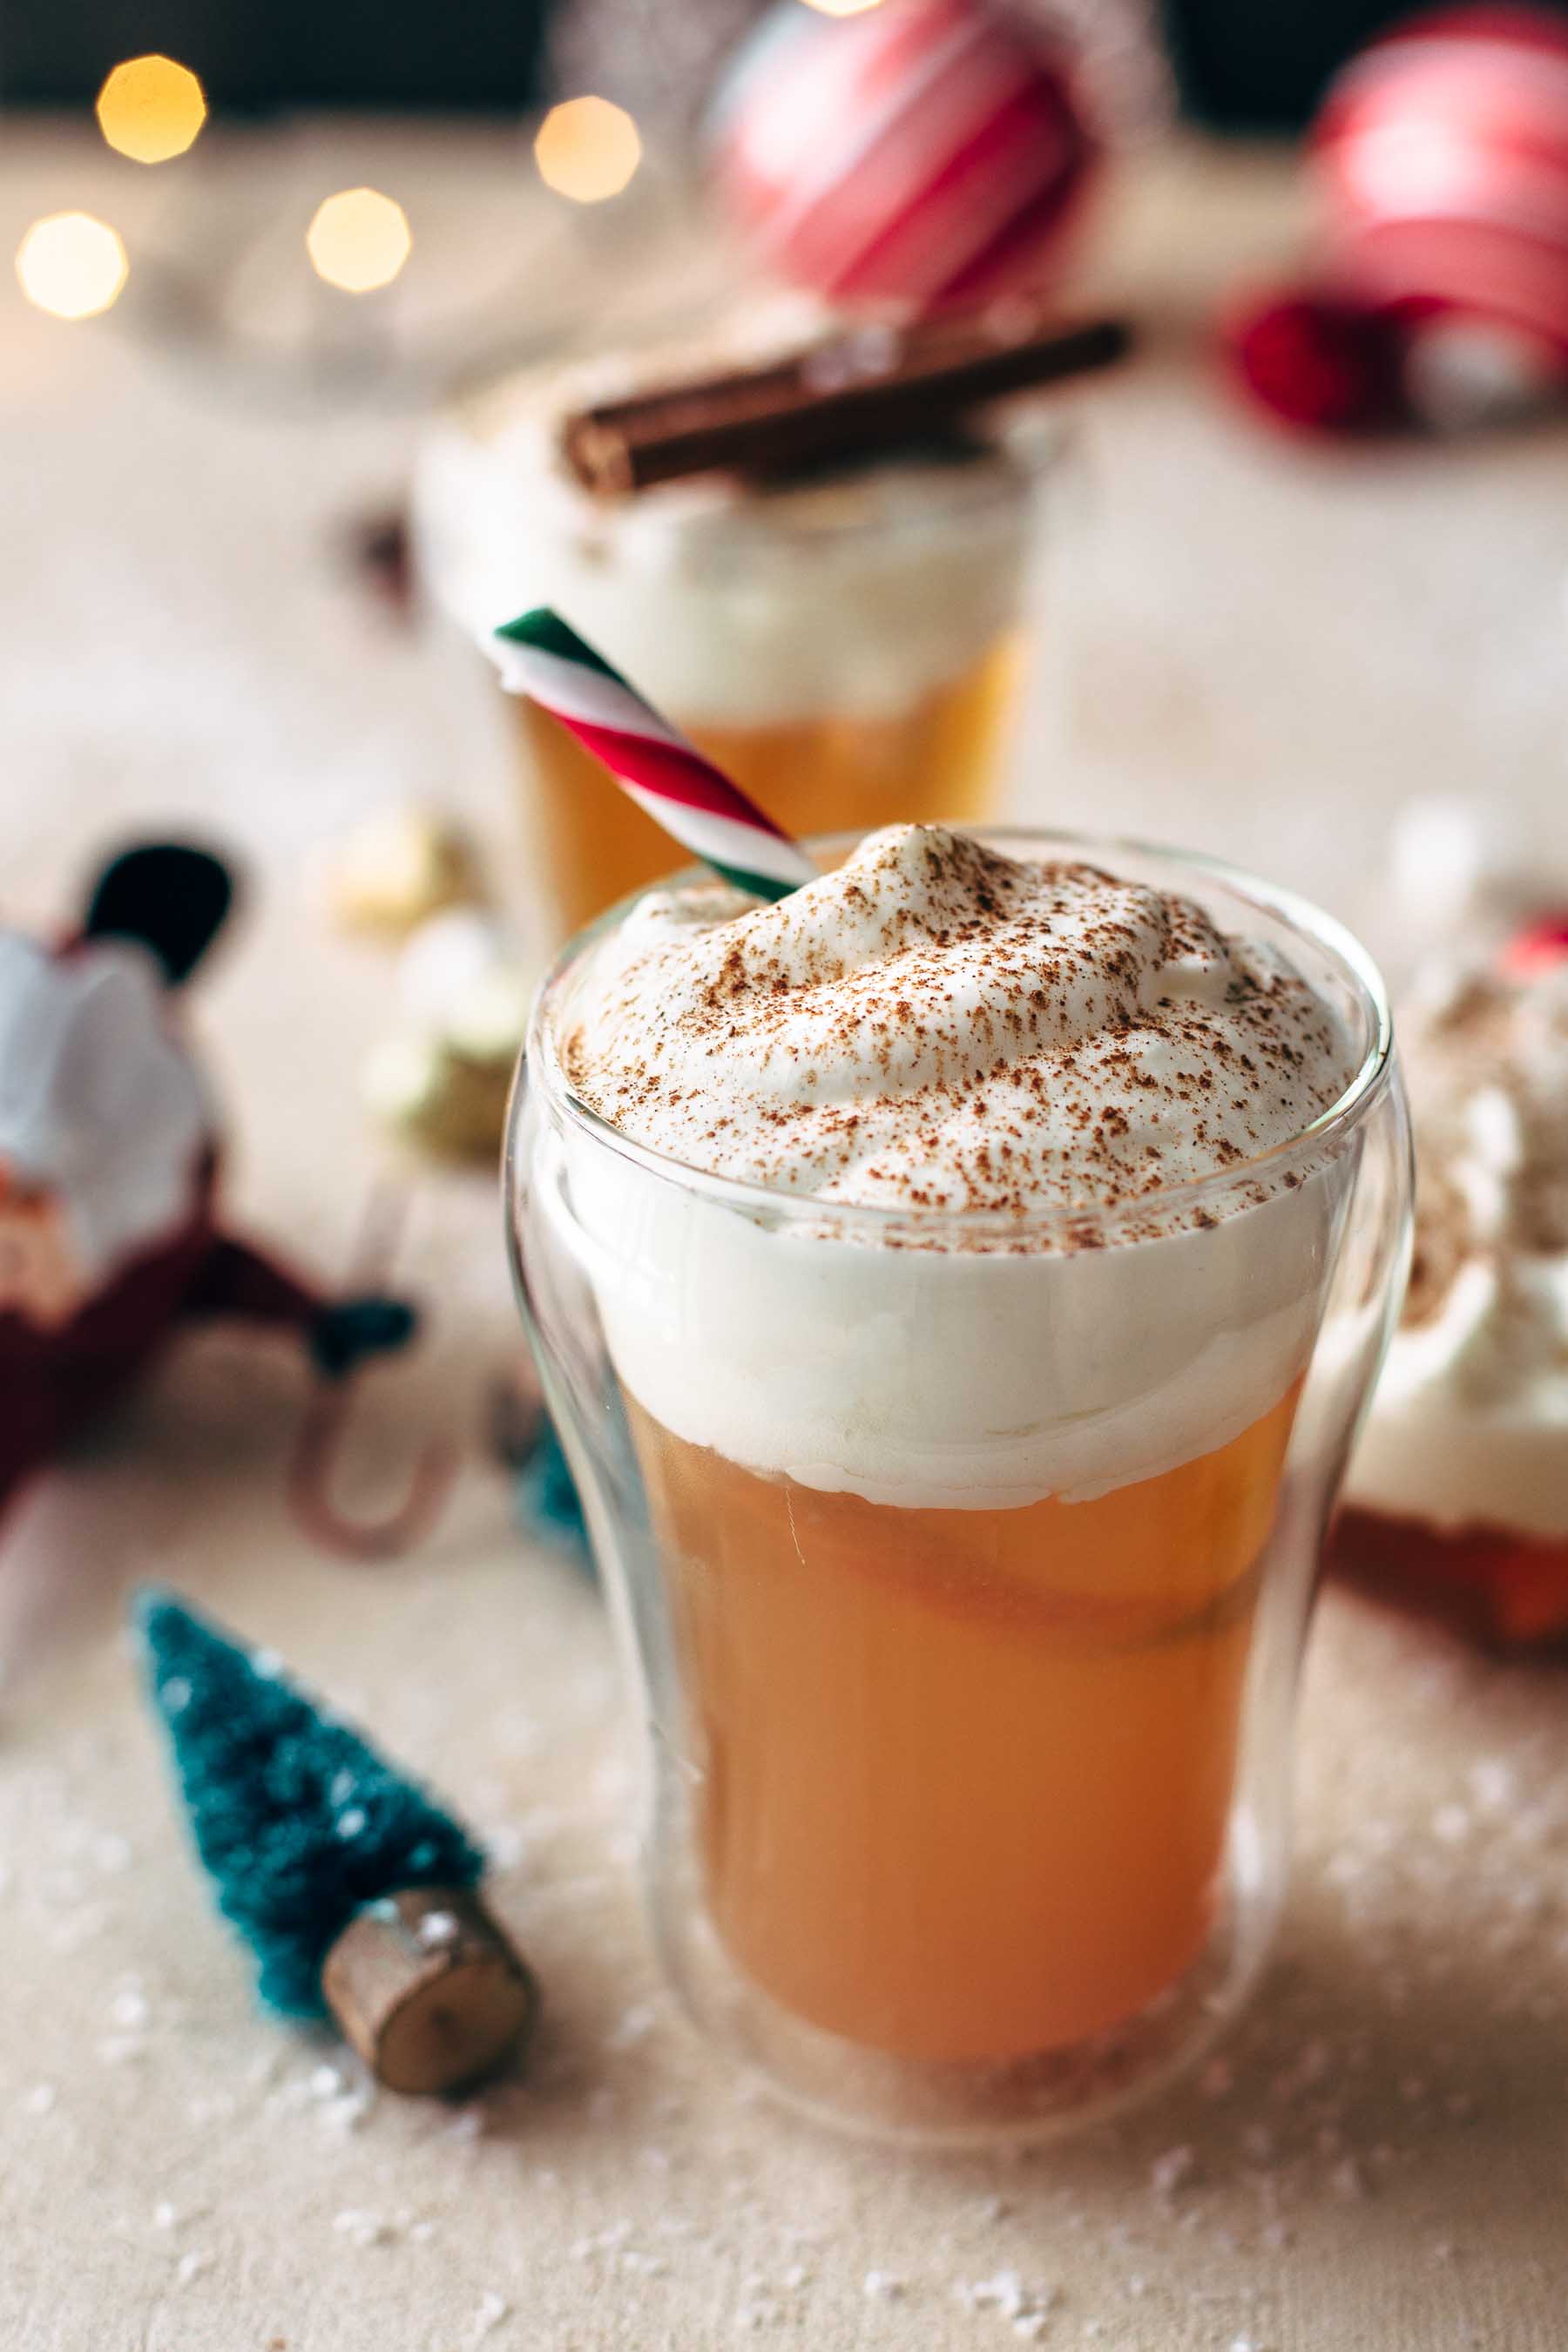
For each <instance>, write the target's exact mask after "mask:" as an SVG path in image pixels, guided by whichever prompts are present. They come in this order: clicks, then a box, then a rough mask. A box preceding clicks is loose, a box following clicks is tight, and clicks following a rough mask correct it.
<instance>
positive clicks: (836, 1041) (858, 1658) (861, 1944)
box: [531, 825, 1366, 2064]
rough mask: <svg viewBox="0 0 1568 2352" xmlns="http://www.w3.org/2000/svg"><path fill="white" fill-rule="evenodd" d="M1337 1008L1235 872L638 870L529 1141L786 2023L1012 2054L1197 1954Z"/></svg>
mask: <svg viewBox="0 0 1568 2352" xmlns="http://www.w3.org/2000/svg"><path fill="white" fill-rule="evenodd" d="M1155 870H1156V875H1157V874H1158V870H1159V869H1158V866H1157V865H1156V868H1155ZM1217 895H1218V896H1219V897H1220V898H1223V897H1224V893H1223V891H1221V892H1219V893H1218V894H1217ZM1210 896H1211V899H1212V898H1213V897H1214V896H1215V893H1212V892H1211V894H1210ZM1234 906H1235V908H1236V911H1237V912H1238V913H1241V914H1243V915H1245V914H1246V913H1247V907H1246V902H1245V901H1243V900H1241V899H1240V898H1237V899H1236V900H1235V901H1234ZM1365 1047H1366V1041H1365V1040H1364V1039H1363V1038H1354V1037H1352V1034H1350V1025H1349V1019H1348V1016H1347V1013H1346V1012H1345V1010H1344V1009H1343V1007H1342V1004H1340V1003H1336V1002H1335V1001H1334V999H1333V996H1332V993H1331V991H1330V990H1328V989H1327V988H1324V987H1319V986H1318V985H1315V984H1314V983H1313V982H1310V980H1309V979H1308V977H1307V975H1306V973H1305V971H1303V970H1301V969H1300V968H1299V966H1298V965H1297V964H1296V963H1295V962H1293V961H1291V960H1290V956H1289V951H1288V948H1287V946H1286V945H1284V944H1282V942H1281V938H1280V935H1279V929H1272V930H1271V928H1270V925H1269V923H1268V920H1267V919H1266V917H1265V916H1264V915H1263V913H1262V912H1261V911H1260V910H1258V911H1255V913H1254V915H1253V917H1252V918H1251V919H1249V920H1247V923H1246V926H1245V927H1244V928H1238V929H1226V928H1225V926H1224V922H1223V921H1222V919H1221V918H1220V916H1219V915H1216V913H1215V912H1213V911H1210V908H1209V907H1208V906H1205V905H1204V904H1200V903H1199V902H1198V900H1197V899H1196V898H1189V897H1186V896H1184V895H1181V894H1180V893H1177V892H1173V891H1172V890H1171V889H1169V888H1167V887H1163V884H1162V882H1161V881H1160V880H1159V879H1158V878H1155V879H1145V878H1140V877H1139V876H1138V875H1137V874H1136V873H1131V872H1129V873H1118V874H1112V873H1108V872H1105V871H1102V870H1100V868H1099V867H1096V866H1089V865H1085V864H1077V863H1070V862H1057V861H1054V860H1052V861H1043V860H1036V859H1032V858H1028V857H1014V856H1005V855H1003V854H1001V853H1000V852H998V851H997V850H994V849H993V848H989V847H985V846H983V845H980V844H979V843H977V842H974V841H973V840H971V839H968V838H966V837H964V836H963V835H957V834H954V833H952V832H949V831H946V830H942V829H940V828H937V827H928V826H920V825H901V826H897V827H893V828H890V829H889V830H887V831H885V832H882V833H880V834H877V835H872V836H871V837H869V838H868V839H867V840H866V841H864V842H863V843H862V844H861V845H860V846H859V847H858V849H857V850H856V851H855V852H854V853H853V854H852V855H851V856H849V857H848V858H847V860H846V862H845V863H844V864H843V865H841V866H838V867H837V869H836V870H833V871H830V872H827V873H825V874H824V875H823V876H822V877H821V878H820V879H819V880H818V881H816V882H815V883H812V884H809V885H808V886H806V887H805V888H803V889H801V890H799V891H797V892H795V894H794V895H793V896H791V897H789V898H785V899H783V900H781V901H779V902H778V903H777V904H775V905H772V906H767V907H757V906H755V905H752V904H751V903H750V902H748V901H745V900H743V899H742V898H739V897H737V896H736V894H734V893H733V892H731V891H730V890H728V889H727V888H725V887H722V886H721V885H718V884H706V883H694V884H690V885H688V886H685V887H679V888H674V889H671V890H669V891H667V892H656V893H653V894H650V895H649V896H647V897H646V898H643V899H642V900H641V901H639V902H638V903H637V905H636V906H635V907H634V908H631V909H630V910H629V911H628V913H627V914H626V917H625V918H624V919H622V920H621V921H620V922H619V923H618V924H617V925H616V926H615V927H613V928H612V929H610V930H609V931H608V932H607V933H606V934H605V936H604V937H602V938H601V939H600V940H597V941H596V942H595V943H590V944H589V945H588V946H587V947H586V948H585V949H584V950H583V951H582V953H581V954H580V955H579V956H578V957H577V958H576V959H574V961H572V962H571V963H569V964H568V966H567V967H566V968H565V971H564V972H563V976H562V979H561V981H560V982H558V983H557V985H556V987H555V988H554V989H553V990H552V991H550V992H547V994H546V996H545V998H544V1000H543V1003H542V1014H541V1027H540V1029H539V1030H538V1031H537V1032H536V1036H535V1041H534V1044H533V1045H532V1046H531V1066H532V1067H533V1069H534V1071H535V1073H536V1076H537V1077H538V1080H539V1082H540V1083H541V1084H542V1087H543V1089H544V1091H545V1093H546V1094H547V1095H549V1096H552V1097H553V1098H554V1100H555V1102H556V1104H557V1108H558V1117H557V1118H556V1121H555V1124H554V1127H553V1130H552V1132H553V1136H554V1140H553V1142H552V1144H551V1146H550V1147H549V1151H548V1152H547V1153H546V1164H545V1165H544V1167H543V1169H542V1171H541V1172H539V1173H538V1175H537V1177H536V1180H535V1181H536V1182H537V1186H538V1191H539V1193H540V1196H541V1198H542V1201H543V1202H544V1204H545V1208H544V1213H545V1214H546V1215H547V1216H549V1217H550V1218H552V1220H553V1221H554V1230H555V1232H556V1234H557V1235H558V1238H559V1243H560V1246H561V1247H562V1248H563V1250H565V1251H567V1252H570V1253H571V1255H572V1256H573V1257H574V1260H575V1262H576V1263H577V1265H579V1266H580V1267H581V1269H582V1271H583V1275H584V1278H585V1280H586V1282H587V1284H588V1286H589V1287H590V1288H591V1291H592V1295H593V1297H594V1300H595V1305H596V1308H597V1312H598V1315H599V1318H600V1320H601V1323H602V1327H603V1330H604V1334H605V1343H606V1345H607V1347H608V1349H609V1352H610V1355H611V1358H612V1360H613V1361H614V1363H615V1366H616V1371H617V1373H618V1374H619V1377H620V1381H621V1383H622V1387H623V1390H624V1391H625V1394H626V1399H627V1403H628V1411H629V1413H630V1418H631V1422H632V1430H633V1436H634V1440H635V1443H636V1446H637V1456H638V1460H639V1463H640V1465H641V1470H642V1475H643V1480H644V1483H645V1485H646V1487H647V1496H648V1502H649V1507H650V1511H651V1516H652V1523H653V1528H654V1532H655V1535H656V1538H657V1539H658V1544H659V1548H660V1553H661V1557H662V1559H663V1561H664V1572H665V1575H666V1578H667V1580H668V1586H669V1590H670V1601H671V1608H672V1613H673V1618H674V1623H675V1629H676V1638H677V1642H678V1645H679V1653H680V1663H681V1671H682V1676H683V1680H684V1682H685V1683H686V1685H687V1686H688V1687H689V1692H690V1694H691V1697H690V1705H691V1707H692V1710H693V1712H694V1715H695V1717H696V1718H697V1744H698V1746H699V1748H700V1753H701V1756H702V1758H703V1759H704V1760H703V1765H702V1771H701V1788H702V1792H703V1793H702V1797H701V1800H700V1824H699V1834H700V1845H701V1849H702V1860H703V1869H704V1874H705V1879H706V1889H707V1900H708V1904H709V1906H710V1912H711V1915H712V1918H713V1922H714V1925H715V1927H717V1930H718V1933H719V1936H720V1937H721V1941H722V1944H723V1946H724V1947H725V1948H726V1949H727V1950H728V1952H729V1953H730V1955H731V1958H733V1960H734V1961H735V1962H736V1964H737V1965H738V1966H739V1967H740V1969H742V1971H743V1972H744V1974H745V1976H746V1977H747V1978H748V1979H750V1980H751V1981H752V1983H753V1984H755V1985H758V1986H760V1987H762V1988H763V1990H765V1992H766V1993H767V1994H768V1995H770V1996H771V1997H772V1999H773V2001H775V2002H776V2003H777V2004H778V2005H779V2007H780V2008H781V2009H782V2010H783V2011H785V2012H787V2013H788V2014H789V2015H790V2016H792V2017H794V2018H796V2019H804V2020H805V2021H808V2022H809V2023H810V2024H812V2025H814V2026H816V2027H818V2028H820V2029H823V2030H826V2032H831V2033H833V2034H836V2035H838V2036H840V2037H843V2038H844V2039H846V2040H847V2041H849V2042H854V2043H856V2044H858V2045H859V2046H861V2047H863V2048H870V2049H873V2050H878V2051H882V2052H890V2053H896V2054H897V2055H899V2056H900V2057H903V2058H906V2059H917V2060H921V2061H926V2062H932V2063H938V2064H947V2063H973V2062H977V2061H978V2062H985V2063H992V2062H998V2063H1001V2062H1009V2063H1010V2062H1014V2061H1017V2060H1019V2059H1021V2058H1023V2057H1025V2056H1026V2055H1028V2054H1030V2053H1041V2052H1046V2051H1058V2052H1059V2051H1061V2050H1064V2049H1066V2048H1068V2047H1073V2046H1078V2045H1079V2044H1082V2043H1084V2042H1087V2041H1089V2040H1090V2039H1092V2038H1093V2037H1096V2036H1100V2035H1103V2034H1105V2033H1107V2032H1110V2031H1112V2030H1113V2029H1115V2028H1118V2027H1120V2026H1122V2025H1124V2024H1126V2023H1127V2022H1128V2021H1130V2020H1132V2019H1135V2018H1137V2017H1139V2016H1140V2015H1142V2013H1143V2012H1145V2011H1148V2009H1149V2007H1150V2005H1151V2004H1152V2003H1154V2002H1156V2001H1157V2000H1159V1999H1160V1997H1161V1996H1162V1995H1163V1994H1164V1993H1165V1992H1167V1991H1168V1990H1169V1989H1170V1988H1172V1987H1173V1986H1174V1985H1175V1984H1177V1983H1178V1982H1179V1981H1180V1980H1181V1979H1184V1976H1185V1974H1186V1972H1187V1971H1188V1970H1189V1969H1192V1968H1193V1967H1194V1965H1195V1964H1196V1963H1197V1961H1198V1960H1199V1958H1200V1957H1201V1955H1202V1954H1203V1951H1204V1949H1205V1943H1206V1940H1207V1939H1208V1937H1209V1936H1210V1934H1211V1931H1212V1929H1213V1927H1214V1924H1215V1916H1216V1905H1217V1903H1218V1900H1219V1888H1220V1885H1221V1882H1222V1878H1223V1874H1224V1869H1225V1853H1226V1837H1227V1832H1228V1827H1229V1822H1230V1815H1231V1808H1232V1801H1233V1791H1234V1786H1235V1776H1236V1769H1237V1740H1238V1732H1239V1724H1240V1718H1241V1706H1242V1696H1243V1685H1244V1679H1245V1676H1246V1673H1247V1664H1248V1659H1249V1655H1250V1653H1251V1648H1252V1640H1251V1636H1252V1626H1253V1614H1254V1604H1255V1601H1256V1597H1257V1592H1258V1580H1259V1576H1260V1573H1261V1563H1262V1559H1263V1556H1264V1552H1265V1547H1266V1543H1267V1540H1268V1536H1269V1531H1270V1528H1271V1526H1272V1523H1273V1520H1274V1515H1275V1508H1276V1501H1277V1496H1278V1493H1279V1479H1280V1472H1281V1466H1282V1464H1283V1460H1284V1456H1285V1451H1286V1447H1287V1444H1288V1442H1289V1434H1290V1429H1291V1423H1292V1418H1293V1415H1294V1412H1295V1407H1296V1402H1297V1398H1298V1395H1299V1393H1300V1384H1301V1381H1302V1377H1303V1374H1304V1372H1305V1370H1306V1367H1307V1364H1308V1361H1309V1359H1310V1354H1311V1351H1312V1348H1313V1345H1314V1341H1315V1339H1316V1334H1317V1329H1318V1325H1319V1321H1320V1318H1321V1311H1322V1303H1323V1296H1324V1289H1325V1285H1326V1283H1327V1281H1328V1278H1329V1273H1330V1270H1331V1266H1332V1264H1333V1259H1334V1254H1335V1249H1336V1247H1337V1236H1338V1234H1339V1231H1340V1230H1341V1226H1342V1213H1343V1211H1344V1207H1345V1203H1346V1200H1347V1196H1348V1190H1349V1185H1350V1182H1351V1171H1350V1168H1349V1166H1348V1165H1347V1162H1348V1161H1349V1160H1350V1159H1352V1157H1353V1155H1349V1154H1345V1153H1343V1152H1339V1151H1336V1150H1334V1148H1333V1144H1332V1139H1331V1137H1329V1136H1328V1135H1327V1132H1326V1129H1325V1127H1324V1124H1323V1123H1324V1121H1325V1119H1326V1118H1327V1117H1328V1115H1329V1114H1330V1113H1331V1111H1332V1110H1333V1108H1334V1106H1335V1105H1336V1104H1338V1103H1339V1102H1340V1101H1341V1099H1342V1097H1343V1096H1344V1095H1345V1092H1346V1089H1347V1087H1349V1085H1350V1083H1351V1081H1352V1077H1353V1076H1354V1075H1355V1073H1356V1071H1357V1069H1358V1068H1359V1067H1360V1066H1361V1064H1362V1061H1363V1055H1364V1053H1365ZM584 1114H586V1116H585V1115H584ZM552 1155H553V1159H554V1167H553V1172H552V1170H551V1167H550V1164H549V1162H550V1160H551V1157H552Z"/></svg>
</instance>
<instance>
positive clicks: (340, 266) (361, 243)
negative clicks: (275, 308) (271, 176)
mask: <svg viewBox="0 0 1568 2352" xmlns="http://www.w3.org/2000/svg"><path fill="white" fill-rule="evenodd" d="M413 245H414V236H413V232H412V231H411V229H410V228H409V226H408V215H407V214H406V213H405V211H404V209H403V206H402V205H399V204H395V203H394V202H393V199H392V198H391V197H390V196H384V195H383V194H381V193H380V191H379V190H378V189H376V188H342V189H340V190H339V192H338V194H336V195H335V196H329V197H327V199H326V201H325V203H323V204H320V205H317V207H316V212H315V216H314V218H313V219H312V221H311V223H310V227H309V228H308V229H307V230H306V232H305V250H306V252H307V253H308V254H309V255H310V267H311V268H313V269H314V270H315V272H316V275H317V276H318V277H319V278H325V279H326V281H327V283H328V285H329V286H337V287H341V288H342V291H343V292H344V293H345V294H369V293H371V292H373V291H374V289H375V288H376V287H378V286H390V285H391V283H392V281H393V279H394V278H395V277H396V275H397V273H398V271H399V270H400V269H401V268H402V267H403V265H404V263H405V261H406V260H407V258H408V256H409V253H410V251H411V250H412V248H413Z"/></svg>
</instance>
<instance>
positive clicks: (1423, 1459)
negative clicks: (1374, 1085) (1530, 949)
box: [1347, 962, 1568, 1538]
mask: <svg viewBox="0 0 1568 2352" xmlns="http://www.w3.org/2000/svg"><path fill="white" fill-rule="evenodd" d="M1400 1045H1401V1055H1402V1058H1403V1060H1404V1063H1405V1073H1406V1078H1407V1082H1408V1085H1409V1087H1410V1098H1411V1108H1412V1112H1413V1117H1414V1125H1415V1154H1416V1190H1415V1266H1414V1270H1413V1274H1412V1279H1411V1286H1410V1293H1409V1297H1408V1298H1407V1301H1406V1304H1405V1318H1404V1321H1403V1323H1402V1324H1401V1327H1400V1328H1399V1330H1398V1331H1397V1332H1396V1334H1395V1336H1394V1341H1393V1344H1392V1346H1391V1347H1390V1349H1389V1353H1388V1360H1387V1362H1386V1364H1385V1365H1384V1372H1383V1377H1382V1380H1381V1381H1380V1382H1379V1384H1378V1389H1377V1392H1376V1395H1375V1397H1374V1399H1373V1410H1372V1414H1371V1418H1370V1419H1369V1421H1368V1423H1367V1426H1366V1429H1365V1431H1364V1433H1363V1436H1362V1440H1361V1444H1360V1445H1359V1446H1358V1448H1357V1451H1356V1454H1355V1457H1354V1459H1353V1461H1352V1465H1351V1472H1350V1476H1349V1479H1348V1481H1347V1492H1348V1493H1349V1495H1350V1496H1351V1497H1352V1500H1354V1501H1355V1502H1357V1503H1359V1504H1361V1505H1362V1506H1363V1507H1366V1508H1370V1509H1373V1510H1377V1511H1381V1512H1384V1514H1386V1515H1387V1516H1389V1517H1412V1518H1420V1519H1423V1520H1426V1521H1429V1522H1430V1523H1432V1524H1433V1525H1435V1526H1436V1527H1439V1528H1446V1529H1458V1528H1466V1527H1492V1528H1505V1529H1511V1530H1514V1531H1516V1532H1519V1533H1522V1534H1526V1535H1531V1536H1538V1537H1544V1538H1560V1537H1563V1536H1564V1535H1568V962H1564V963H1561V964H1558V965H1556V966H1553V967H1548V968H1547V969H1546V970H1545V971H1542V972H1540V973H1538V974H1536V975H1534V976H1532V977H1531V978H1528V979H1524V980H1519V979H1510V978H1509V977H1507V976H1506V975H1504V974H1502V973H1500V972H1496V971H1458V972H1457V973H1449V974H1447V975H1446V976H1445V977H1444V978H1443V979H1442V980H1440V981H1438V982H1435V983H1428V986H1427V988H1426V992H1425V994H1424V996H1423V997H1422V998H1420V999H1418V1001H1417V1002H1416V1003H1414V1004H1413V1005H1411V1006H1410V1007H1409V1008H1408V1009H1407V1010H1406V1012H1405V1015H1404V1016H1403V1018H1402V1020H1401V1024H1400Z"/></svg>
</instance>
